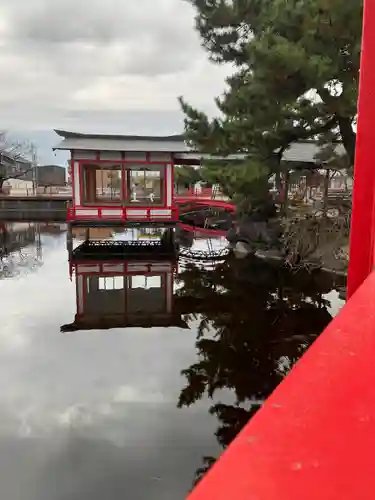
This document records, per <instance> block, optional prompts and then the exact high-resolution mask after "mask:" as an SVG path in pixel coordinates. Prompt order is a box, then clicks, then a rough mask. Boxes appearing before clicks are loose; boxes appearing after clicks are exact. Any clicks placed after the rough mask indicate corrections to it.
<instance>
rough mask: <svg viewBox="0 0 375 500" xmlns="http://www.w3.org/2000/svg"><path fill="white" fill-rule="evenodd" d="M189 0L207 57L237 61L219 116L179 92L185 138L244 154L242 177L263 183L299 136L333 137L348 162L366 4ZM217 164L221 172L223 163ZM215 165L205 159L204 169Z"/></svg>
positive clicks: (219, 150)
mask: <svg viewBox="0 0 375 500" xmlns="http://www.w3.org/2000/svg"><path fill="white" fill-rule="evenodd" d="M188 1H190V3H191V4H192V5H193V6H194V7H195V8H196V10H197V15H196V27H197V29H198V31H199V33H200V35H201V38H202V42H203V46H204V47H205V48H206V49H207V51H208V53H209V56H210V58H211V59H212V60H213V61H215V62H216V63H218V64H220V63H231V64H232V65H233V66H234V68H235V71H234V74H233V75H232V76H231V77H230V78H228V80H227V85H228V88H227V90H226V91H225V92H224V94H223V95H222V96H220V97H218V98H217V99H216V104H217V107H218V111H219V113H218V115H219V117H218V118H215V119H213V120H210V119H209V118H208V117H207V116H206V115H205V114H204V113H202V112H200V111H199V110H196V109H194V108H193V107H192V106H190V105H189V104H188V103H186V102H185V101H184V100H183V98H180V102H181V106H182V109H183V111H184V113H185V133H186V137H187V140H188V141H189V142H190V143H191V144H193V145H194V146H195V147H198V148H199V149H200V150H202V151H203V152H210V153H221V154H229V153H234V152H242V153H247V154H248V159H247V160H246V161H245V162H244V164H243V165H242V173H241V175H240V176H239V177H240V178H241V180H242V181H243V179H244V178H247V179H248V180H249V182H252V180H253V179H254V178H257V179H259V178H260V177H262V178H263V179H264V182H263V184H262V185H263V186H264V185H265V184H266V181H267V179H268V178H269V176H270V175H272V174H273V173H275V172H278V171H280V168H281V167H280V161H281V158H282V155H283V153H284V151H285V150H286V149H287V148H288V147H289V146H290V145H291V144H292V143H293V142H295V141H298V140H306V139H310V138H318V139H320V140H324V139H322V138H324V137H331V136H332V135H335V136H337V137H338V138H339V139H341V140H342V142H343V145H344V147H345V150H346V153H347V156H348V163H349V165H353V163H354V155H355V138H356V137H355V131H354V122H355V118H356V105H357V92H358V75H359V60H360V45H361V28H362V8H363V5H362V1H356V2H347V1H346V0H188ZM219 170H220V172H221V173H222V174H223V175H224V172H227V170H228V167H227V166H221V169H219ZM215 171H216V174H217V173H218V166H217V165H215V166H214V167H212V166H209V167H208V169H207V170H206V174H208V175H210V172H211V173H212V172H214V173H215ZM239 171H240V170H237V169H236V171H235V173H232V174H229V173H226V174H225V176H224V177H226V178H225V182H221V183H220V184H221V185H223V184H226V185H228V179H227V178H228V176H230V175H232V179H233V178H235V177H236V176H237V175H238V172H239ZM242 185H244V183H243V182H242ZM258 185H259V181H258ZM243 191H244V189H243Z"/></svg>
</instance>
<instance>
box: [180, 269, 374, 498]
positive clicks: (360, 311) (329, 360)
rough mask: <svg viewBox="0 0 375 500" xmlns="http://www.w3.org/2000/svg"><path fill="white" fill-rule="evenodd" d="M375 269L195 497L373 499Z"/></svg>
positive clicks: (257, 415)
mask: <svg viewBox="0 0 375 500" xmlns="http://www.w3.org/2000/svg"><path fill="white" fill-rule="evenodd" d="M374 332H375V272H374V273H372V274H371V275H370V276H369V277H368V278H367V280H366V281H365V282H364V283H363V285H362V286H361V287H360V288H359V290H358V291H357V292H356V293H355V294H354V295H353V296H352V298H351V299H350V300H349V301H348V302H347V304H346V305H345V306H344V307H343V309H342V310H341V312H340V313H339V314H338V316H337V317H336V318H335V319H334V320H333V321H332V322H331V323H330V325H329V326H328V327H327V328H326V330H325V331H324V332H323V333H322V334H321V336H320V337H319V338H318V340H316V342H315V343H314V344H313V345H312V347H310V349H309V350H308V351H307V353H306V354H305V355H304V356H303V357H302V358H301V360H300V361H299V362H298V363H297V364H296V365H295V367H294V368H293V369H292V370H291V372H290V373H289V375H288V376H287V377H286V378H285V379H284V381H283V382H282V383H281V384H280V385H279V386H278V388H277V389H276V390H275V391H274V393H273V394H272V395H271V396H270V398H269V399H268V400H267V401H266V402H265V404H264V406H263V408H262V409H260V410H259V412H258V413H257V414H256V415H255V416H254V417H253V418H252V419H251V420H250V422H249V423H248V424H247V425H246V426H245V428H244V429H243V430H242V431H241V432H240V433H239V434H238V436H237V438H236V439H235V440H234V441H233V442H232V444H231V445H230V446H229V448H228V449H227V450H226V451H225V452H224V453H223V455H222V456H221V458H220V459H219V460H218V461H217V462H216V464H215V465H214V466H213V468H212V469H211V470H210V471H209V472H208V473H207V474H206V476H205V477H204V478H203V479H202V480H201V482H200V483H198V485H197V486H196V488H195V489H194V490H193V492H192V493H191V495H190V496H189V500H211V499H215V500H228V499H234V500H250V499H254V500H255V499H257V500H275V499H276V498H278V499H288V500H301V499H304V500H316V499H318V498H319V499H324V500H336V499H339V498H342V499H345V500H359V499H361V500H373V499H374V498H375V481H374V480H373V468H374V451H373V450H374V449H375V433H374V430H373V426H374V421H375V389H374V387H375V369H374V353H375V334H374Z"/></svg>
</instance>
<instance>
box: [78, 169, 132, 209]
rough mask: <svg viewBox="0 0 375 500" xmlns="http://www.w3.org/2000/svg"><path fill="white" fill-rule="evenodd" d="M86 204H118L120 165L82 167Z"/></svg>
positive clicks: (120, 196)
mask: <svg viewBox="0 0 375 500" xmlns="http://www.w3.org/2000/svg"><path fill="white" fill-rule="evenodd" d="M83 177H84V199H85V202H86V203H92V204H95V203H99V204H100V203H101V204H103V203H120V202H121V200H122V168H121V165H109V166H98V165H87V166H85V167H84V176H83Z"/></svg>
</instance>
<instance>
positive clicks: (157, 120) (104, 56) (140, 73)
mask: <svg viewBox="0 0 375 500" xmlns="http://www.w3.org/2000/svg"><path fill="white" fill-rule="evenodd" d="M193 25H194V10H193V9H192V7H191V6H190V5H189V3H188V2H186V1H184V0H137V1H124V0H109V1H107V2H103V1H101V0H90V1H89V2H88V1H86V0H53V1H51V0H28V1H27V2H25V1H24V0H2V1H1V2H0V106H1V110H2V113H1V117H0V129H4V128H6V129H13V130H22V131H24V132H27V131H32V130H34V131H35V130H38V131H41V130H48V129H51V128H62V127H64V128H68V129H69V128H70V129H74V130H91V131H98V132H107V131H112V132H117V133H121V132H125V133H126V132H134V133H139V134H142V133H166V134H168V133H176V132H181V129H182V118H183V117H182V114H181V111H180V109H179V105H178V102H177V96H179V95H184V96H185V97H186V98H187V99H188V100H189V101H191V102H192V103H193V104H194V105H196V106H198V107H199V108H201V109H204V110H205V111H206V112H208V113H209V114H211V115H212V114H214V113H215V112H216V108H215V105H214V101H213V98H214V96H216V95H218V94H220V93H221V92H222V90H223V88H224V78H225V76H227V74H228V73H229V69H228V68H226V67H219V66H214V65H213V64H211V63H210V62H209V61H208V58H207V54H205V53H204V51H203V50H202V48H201V47H200V40H199V37H198V35H197V33H196V32H195V30H194V26H193ZM136 115H138V116H139V118H137V119H135V116H136ZM141 120H142V123H141ZM135 123H136V128H137V129H136V130H134V129H132V127H133V124H135ZM146 129H147V130H146ZM42 142H43V141H42ZM42 147H44V146H43V144H42ZM46 154H47V152H46V151H45V150H44V151H42V156H43V155H44V156H45V155H46Z"/></svg>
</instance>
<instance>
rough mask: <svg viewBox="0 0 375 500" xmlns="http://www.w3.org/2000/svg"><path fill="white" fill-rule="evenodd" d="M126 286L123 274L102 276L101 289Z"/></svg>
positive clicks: (119, 288) (114, 288)
mask: <svg viewBox="0 0 375 500" xmlns="http://www.w3.org/2000/svg"><path fill="white" fill-rule="evenodd" d="M123 288H124V277H123V276H108V277H104V276H100V277H99V290H122V289H123Z"/></svg>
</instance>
